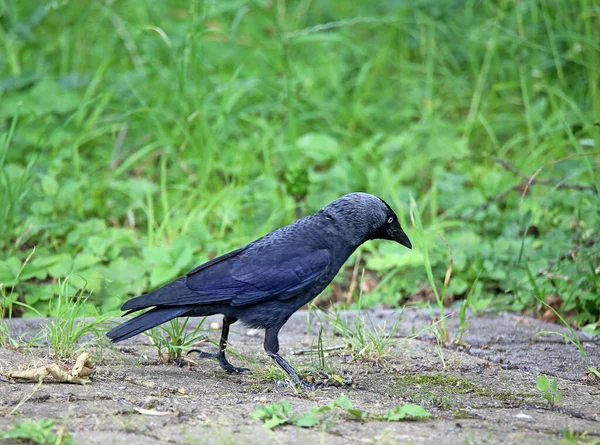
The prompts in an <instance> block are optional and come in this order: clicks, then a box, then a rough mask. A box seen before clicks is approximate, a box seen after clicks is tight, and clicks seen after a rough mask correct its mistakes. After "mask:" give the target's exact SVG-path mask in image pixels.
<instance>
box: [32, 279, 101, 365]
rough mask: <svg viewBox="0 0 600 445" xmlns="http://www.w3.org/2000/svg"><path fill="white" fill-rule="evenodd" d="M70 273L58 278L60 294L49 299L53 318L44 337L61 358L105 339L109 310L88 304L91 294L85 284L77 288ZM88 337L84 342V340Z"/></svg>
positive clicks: (57, 285)
mask: <svg viewBox="0 0 600 445" xmlns="http://www.w3.org/2000/svg"><path fill="white" fill-rule="evenodd" d="M70 279H71V276H70V275H69V276H67V277H65V278H64V279H59V280H58V282H57V284H56V291H57V295H56V297H55V298H53V299H52V300H51V301H50V313H51V314H52V318H50V320H48V323H47V324H46V325H45V326H44V329H43V334H42V335H43V337H45V338H46V339H47V340H48V342H49V343H50V347H51V348H52V352H53V354H54V355H55V356H56V357H58V358H68V357H71V356H72V355H74V354H75V353H76V352H77V351H78V350H81V349H83V348H86V347H87V346H90V345H95V344H98V342H99V341H102V340H103V339H104V332H105V329H106V326H105V325H106V322H107V320H108V318H109V314H103V315H100V314H98V312H97V310H96V309H95V308H94V307H93V306H91V305H88V304H87V301H88V298H89V295H86V291H85V287H82V288H74V287H73V286H72V285H71V283H70ZM85 337H88V338H87V339H85V340H84V341H83V343H82V340H83V339H84V338H85Z"/></svg>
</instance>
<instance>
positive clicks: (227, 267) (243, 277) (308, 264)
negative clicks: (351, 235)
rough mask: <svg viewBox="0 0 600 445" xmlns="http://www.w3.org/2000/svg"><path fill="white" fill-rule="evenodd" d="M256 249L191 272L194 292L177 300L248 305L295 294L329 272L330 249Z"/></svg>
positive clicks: (187, 281)
mask: <svg viewBox="0 0 600 445" xmlns="http://www.w3.org/2000/svg"><path fill="white" fill-rule="evenodd" d="M252 253H254V254H249V253H248V252H244V254H242V255H235V256H231V257H230V258H228V259H225V260H223V261H220V262H218V263H216V264H213V265H211V266H210V267H202V266H201V267H200V268H197V269H195V270H194V271H192V272H190V274H188V276H187V280H186V284H187V286H188V287H189V288H190V289H191V290H193V291H194V292H193V295H189V296H186V297H184V298H183V299H179V298H178V299H177V300H178V301H177V304H207V303H213V302H226V301H229V303H230V304H231V305H232V306H246V305H252V304H257V303H260V302H263V301H267V300H270V299H272V298H282V299H285V298H291V297H292V296H294V295H298V294H299V293H301V292H303V291H304V290H306V289H307V288H308V287H309V286H310V285H311V284H313V283H314V282H315V281H317V280H318V279H319V278H320V277H321V276H322V275H324V274H326V273H327V272H328V270H329V265H330V256H329V251H328V250H326V249H316V250H315V249H302V250H301V251H300V252H298V251H297V250H296V251H295V252H294V253H293V255H291V254H290V249H283V248H277V249H264V250H263V251H262V252H260V253H259V252H252ZM182 300H185V301H182ZM194 300H195V301H194ZM168 304H173V302H172V301H170V302H169V303H168Z"/></svg>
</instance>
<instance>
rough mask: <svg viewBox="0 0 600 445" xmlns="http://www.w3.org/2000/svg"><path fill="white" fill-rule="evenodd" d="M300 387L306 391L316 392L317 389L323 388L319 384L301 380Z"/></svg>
mask: <svg viewBox="0 0 600 445" xmlns="http://www.w3.org/2000/svg"><path fill="white" fill-rule="evenodd" d="M298 386H300V388H302V389H304V390H306V391H314V390H316V389H319V388H322V387H323V385H322V384H319V383H308V382H307V381H306V380H300V383H299V384H298Z"/></svg>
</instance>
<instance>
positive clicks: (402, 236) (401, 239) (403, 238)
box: [394, 230, 412, 249]
mask: <svg viewBox="0 0 600 445" xmlns="http://www.w3.org/2000/svg"><path fill="white" fill-rule="evenodd" d="M395 235H396V236H394V241H396V242H398V243H400V244H402V245H403V246H406V247H408V248H409V249H412V244H411V242H410V240H409V239H408V236H407V235H406V233H404V231H403V230H400V232H398V233H397V234H395Z"/></svg>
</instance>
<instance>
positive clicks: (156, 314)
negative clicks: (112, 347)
mask: <svg viewBox="0 0 600 445" xmlns="http://www.w3.org/2000/svg"><path fill="white" fill-rule="evenodd" d="M189 310H190V308H189V307H187V306H179V307H178V306H171V307H157V308H154V309H152V310H150V311H148V312H145V313H143V314H141V315H138V316H137V317H135V318H132V319H131V320H127V321H126V322H125V323H121V324H120V325H119V326H116V327H114V328H112V329H111V330H110V331H108V332H107V334H106V336H107V337H108V338H110V339H111V341H112V342H113V343H118V342H120V341H123V340H127V339H128V338H130V337H133V336H134V335H137V334H139V333H141V332H144V331H146V330H148V329H152V328H153V327H155V326H158V325H159V324H162V323H165V322H167V321H169V320H172V319H173V318H175V317H180V316H182V315H184V314H185V313H186V312H188V311H189Z"/></svg>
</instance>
